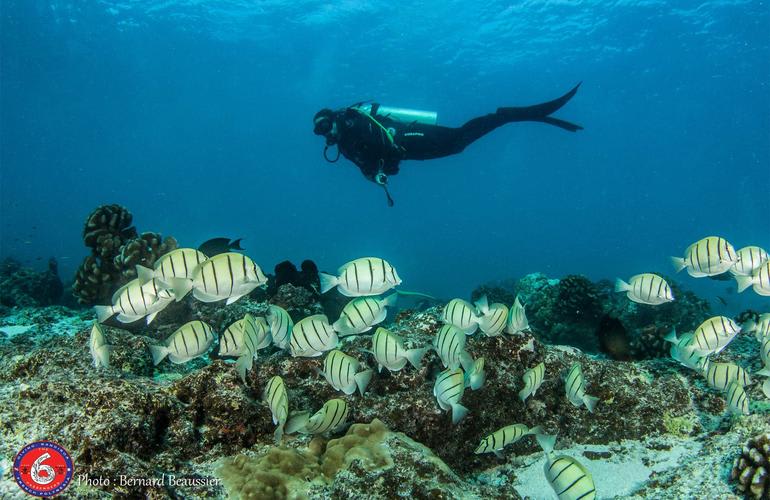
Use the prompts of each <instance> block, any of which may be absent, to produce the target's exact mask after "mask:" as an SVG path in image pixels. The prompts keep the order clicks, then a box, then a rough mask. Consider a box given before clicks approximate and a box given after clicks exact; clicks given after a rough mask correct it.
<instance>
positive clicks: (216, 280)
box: [210, 261, 219, 296]
mask: <svg viewBox="0 0 770 500" xmlns="http://www.w3.org/2000/svg"><path fill="white" fill-rule="evenodd" d="M210 267H211V275H212V276H213V277H214V290H216V295H217V296H218V295H219V276H218V275H217V266H216V262H214V261H211V266H210Z"/></svg>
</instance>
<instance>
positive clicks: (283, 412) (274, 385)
mask: <svg viewBox="0 0 770 500" xmlns="http://www.w3.org/2000/svg"><path fill="white" fill-rule="evenodd" d="M262 401H264V402H265V403H267V406H268V407H269V408H270V413H272V414H273V423H274V424H276V425H278V427H277V428H276V429H275V434H273V436H274V437H275V443H276V444H281V438H283V429H284V427H285V425H286V421H287V420H288V419H289V395H288V393H287V392H286V385H285V384H284V383H283V379H282V378H281V377H279V376H278V375H276V376H274V377H272V378H271V379H270V380H268V381H267V386H265V391H264V392H263V393H262Z"/></svg>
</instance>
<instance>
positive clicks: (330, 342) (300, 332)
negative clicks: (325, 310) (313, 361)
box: [289, 314, 338, 358]
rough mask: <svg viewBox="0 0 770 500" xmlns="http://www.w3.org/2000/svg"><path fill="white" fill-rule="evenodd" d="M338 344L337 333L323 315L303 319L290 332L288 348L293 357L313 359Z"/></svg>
mask: <svg viewBox="0 0 770 500" xmlns="http://www.w3.org/2000/svg"><path fill="white" fill-rule="evenodd" d="M337 343H338V339H337V333H336V332H335V331H334V328H332V325H330V324H329V319H328V318H327V317H326V316H324V315H323V314H316V315H314V316H308V317H307V318H303V319H301V320H300V321H298V322H297V324H296V325H294V328H292V330H291V340H290V341H289V348H290V349H291V355H292V356H294V357H302V358H314V357H316V356H320V355H321V354H323V353H324V352H326V351H331V350H332V349H334V348H335V346H336V345H337Z"/></svg>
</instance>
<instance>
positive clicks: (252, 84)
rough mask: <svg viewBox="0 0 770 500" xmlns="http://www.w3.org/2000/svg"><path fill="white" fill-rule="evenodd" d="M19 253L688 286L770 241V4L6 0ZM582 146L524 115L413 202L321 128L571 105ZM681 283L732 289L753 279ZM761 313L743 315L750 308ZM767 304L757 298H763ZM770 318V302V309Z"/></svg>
mask: <svg viewBox="0 0 770 500" xmlns="http://www.w3.org/2000/svg"><path fill="white" fill-rule="evenodd" d="M0 12H1V13H2V25H1V26H0V27H1V28H2V29H1V30H0V40H1V41H2V54H1V55H2V57H1V58H0V59H1V60H2V62H1V64H2V66H1V68H0V69H1V71H2V74H1V79H0V84H1V85H2V87H1V88H0V99H1V102H0V104H1V110H0V117H1V121H0V124H1V126H2V130H1V131H0V140H1V141H2V143H1V144H0V146H1V147H0V161H1V162H2V163H1V168H0V196H1V200H0V219H1V220H0V256H7V255H13V256H18V257H22V258H23V260H26V261H27V262H28V263H29V264H31V265H42V264H39V262H45V260H42V261H38V260H37V259H38V258H39V257H42V258H44V259H45V258H47V257H48V256H51V255H53V256H56V257H57V258H58V259H59V260H60V263H61V270H62V274H63V276H64V277H69V276H71V275H72V273H73V272H74V270H75V268H76V267H77V265H78V264H79V262H80V260H81V259H82V258H83V256H84V255H86V253H87V252H86V249H85V248H84V246H83V244H82V241H81V239H80V238H81V231H82V224H83V221H84V220H85V218H86V216H87V215H88V213H89V212H90V211H91V210H92V209H93V208H95V207H96V206H98V205H100V204H104V203H120V204H124V205H125V206H127V207H128V208H129V209H130V210H131V211H132V212H133V214H134V221H135V224H136V225H137V227H138V229H139V230H140V231H158V232H161V233H163V234H164V235H169V234H170V235H173V236H175V237H176V238H177V239H178V240H179V241H180V243H182V244H183V245H187V246H196V245H197V244H198V243H200V242H201V241H203V240H205V239H207V238H210V237H213V236H231V237H243V238H245V239H244V243H243V244H244V246H245V248H246V249H247V253H248V254H249V255H250V256H251V257H253V258H254V259H255V260H256V261H257V263H259V264H260V265H261V266H262V267H263V268H265V269H266V270H268V271H269V270H271V269H272V267H273V266H274V265H275V263H277V262H279V261H281V260H283V259H286V258H289V259H293V260H295V261H300V260H302V259H305V258H312V259H314V260H316V261H317V262H318V263H319V266H320V267H321V268H322V269H334V268H336V267H337V266H338V265H340V264H342V263H344V262H346V261H348V260H350V259H352V258H356V257H360V256H365V255H376V256H382V257H385V258H387V259H388V260H390V261H391V262H392V263H393V264H394V265H395V266H396V267H397V269H398V271H399V274H400V275H401V276H402V278H404V288H406V289H411V290H420V291H424V292H429V293H434V294H437V295H440V296H443V297H449V296H453V295H466V294H467V293H469V292H470V290H471V289H472V288H474V287H475V286H476V285H477V284H479V283H482V282H485V281H488V280H492V279H498V278H508V277H520V276H521V275H523V274H525V273H529V272H533V271H542V272H545V273H546V274H548V275H550V276H554V277H559V276H562V275H564V274H568V273H582V274H586V275H588V276H589V277H591V278H594V279H598V278H605V277H606V278H614V277H616V276H622V277H628V276H630V275H632V274H635V273H637V272H641V271H647V270H652V271H659V272H664V273H669V274H670V273H672V270H671V267H670V265H669V262H668V256H669V255H681V254H682V253H683V251H684V249H685V247H687V245H689V244H690V243H692V242H693V241H695V240H697V239H700V238H702V237H704V236H707V235H711V234H716V235H720V236H724V237H726V238H727V239H729V240H730V241H731V242H732V243H733V244H734V245H735V246H736V248H738V247H742V246H745V245H749V244H757V245H761V246H763V247H765V248H770V37H768V32H770V6H769V5H768V3H767V2H756V1H754V2H752V1H729V0H722V1H709V2H693V1H676V2H673V1H670V2H666V1H654V0H639V1H614V2H609V1H607V2H605V1H582V2H579V1H578V2H565V1H549V2H544V1H543V2H534V1H527V2H515V3H513V2H500V1H486V2H450V1H437V0H434V1H430V2H417V3H414V4H399V3H393V2H383V1H341V2H317V1H296V2H294V1H273V2H254V1H246V0H242V1H234V0H232V1H218V2H213V1H212V2H204V1H193V0H187V1H183V0H176V1H174V0H168V1H162V2H161V1H152V2H151V1H130V2H129V1H125V0H124V1H107V0H102V1H91V2H71V1H51V0H47V1H43V0H3V1H2V5H1V6H0ZM579 81H583V82H584V83H583V86H582V87H581V89H580V91H579V92H578V94H577V95H576V97H575V98H574V99H573V100H572V101H571V102H570V103H569V104H568V105H567V106H566V107H565V108H564V109H562V110H561V111H560V112H559V113H557V116H559V117H561V118H564V119H567V120H570V121H574V122H577V123H580V124H582V125H583V126H584V127H585V130H584V131H581V132H578V133H575V134H571V133H568V132H565V131H562V130H560V129H557V128H555V127H551V126H546V125H543V124H537V123H518V124H510V125H507V126H505V127H503V128H501V129H498V130H496V131H494V132H493V133H491V134H490V135H488V136H486V137H484V138H483V139H481V140H480V141H478V142H477V143H475V144H473V145H471V146H470V147H469V148H468V149H466V151H465V152H464V153H462V154H460V155H458V156H453V157H448V158H444V159H437V160H432V161H426V162H418V161H407V162H404V163H402V165H401V173H400V174H399V175H398V176H396V177H393V178H392V179H391V192H392V195H393V197H394V198H395V201H396V204H395V207H393V208H388V207H387V206H386V204H385V199H384V196H383V193H382V191H381V190H380V189H379V188H378V187H377V186H375V185H374V184H371V183H369V182H368V181H366V180H365V179H364V178H363V177H362V176H361V174H360V173H359V171H358V169H357V168H356V167H355V166H354V165H353V164H351V163H349V162H347V161H346V160H344V159H341V160H340V161H339V163H337V164H327V163H326V162H325V161H324V160H323V158H322V156H321V152H322V149H323V140H322V139H321V138H319V137H317V136H315V135H313V133H312V117H313V114H314V113H315V112H316V111H317V110H318V109H320V108H322V107H333V108H336V107H341V106H344V105H347V104H351V103H353V102H356V101H360V100H366V99H374V100H377V101H378V102H382V103H384V104H388V105H395V106H403V107H412V108H418V109H429V110H436V111H438V114H439V121H440V123H441V124H444V125H450V126H459V125H461V124H462V123H463V122H465V121H466V120H467V119H470V118H472V117H474V116H477V115H480V114H484V113H488V112H490V111H493V110H494V109H496V108H497V107H498V106H505V105H528V104H535V103H538V102H541V101H544V100H549V99H552V98H555V97H557V96H559V95H561V94H562V93H564V92H566V91H567V90H568V89H569V88H571V87H572V86H573V85H574V84H575V83H577V82H579ZM680 278H681V280H682V281H683V282H685V283H686V284H687V286H690V287H698V286H700V287H702V288H703V290H705V292H707V293H713V294H722V295H724V294H726V293H728V291H727V290H726V288H727V287H729V286H733V285H732V284H730V283H715V282H709V281H708V280H700V282H699V283H695V281H696V280H694V279H692V278H689V277H687V276H685V275H681V276H680ZM733 300H738V299H733ZM749 305H754V306H755V307H763V306H767V299H765V298H760V297H757V296H756V295H754V294H753V293H752V292H746V293H744V294H743V295H741V296H740V307H738V309H741V308H743V307H744V306H749ZM765 308H766V307H765Z"/></svg>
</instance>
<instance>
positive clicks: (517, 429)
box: [474, 424, 543, 458]
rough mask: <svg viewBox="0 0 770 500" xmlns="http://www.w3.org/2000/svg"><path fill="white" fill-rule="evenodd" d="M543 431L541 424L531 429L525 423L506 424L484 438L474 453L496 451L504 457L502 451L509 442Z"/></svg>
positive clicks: (496, 453) (499, 456)
mask: <svg viewBox="0 0 770 500" xmlns="http://www.w3.org/2000/svg"><path fill="white" fill-rule="evenodd" d="M542 433H543V429H542V428H541V427H540V426H535V427H533V428H531V429H530V428H529V427H527V426H526V425H524V424H513V425H506V426H505V427H503V428H501V429H498V430H496V431H495V432H493V433H492V434H490V435H489V436H487V437H485V438H484V439H482V440H481V442H480V443H479V445H478V446H477V447H476V451H475V452H474V453H476V455H480V454H482V453H494V454H495V455H496V456H497V457H498V458H502V456H503V454H502V453H500V452H501V451H502V449H503V448H505V447H506V446H508V445H509V444H512V443H515V442H516V441H518V440H519V439H521V438H523V437H524V436H535V435H537V434H542Z"/></svg>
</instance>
